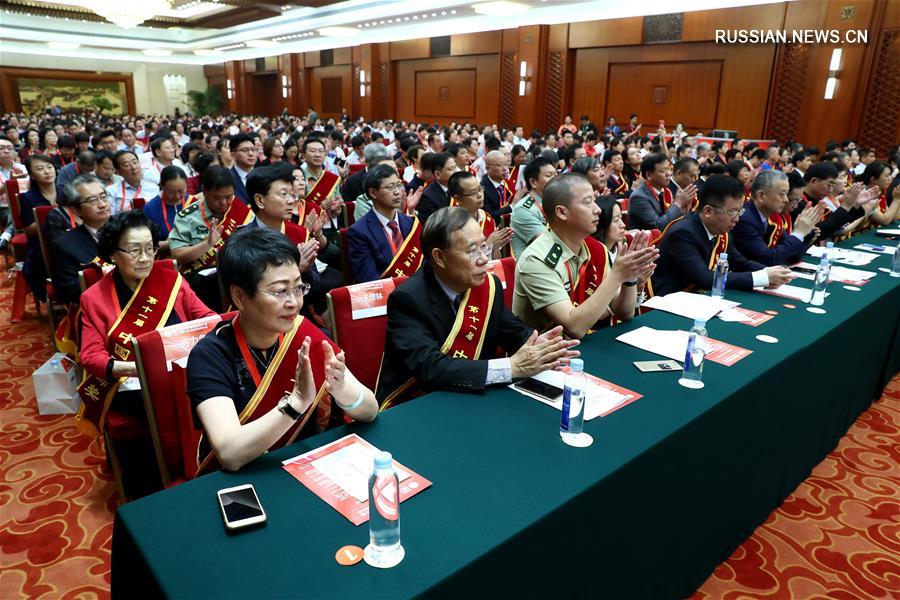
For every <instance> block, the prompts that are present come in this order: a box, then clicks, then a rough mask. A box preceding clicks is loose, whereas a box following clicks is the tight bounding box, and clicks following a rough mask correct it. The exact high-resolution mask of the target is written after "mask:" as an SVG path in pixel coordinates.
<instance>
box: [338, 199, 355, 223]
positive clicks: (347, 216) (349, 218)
mask: <svg viewBox="0 0 900 600" xmlns="http://www.w3.org/2000/svg"><path fill="white" fill-rule="evenodd" d="M355 209H356V203H355V202H344V206H343V207H342V208H341V210H343V211H344V225H345V226H347V227H353V224H354V223H356V217H355V216H354V214H353V211H354V210H355Z"/></svg>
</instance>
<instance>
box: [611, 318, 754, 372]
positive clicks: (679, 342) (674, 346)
mask: <svg viewBox="0 0 900 600" xmlns="http://www.w3.org/2000/svg"><path fill="white" fill-rule="evenodd" d="M688 337H690V332H688V331H681V330H677V331H667V330H662V329H653V328H652V327H647V326H644V327H639V328H637V329H635V330H634V331H629V332H628V333H623V334H622V335H620V336H619V337H617V338H616V339H617V340H618V341H620V342H622V343H625V344H628V345H629V346H634V347H635V348H640V349H641V350H646V351H647V352H652V353H654V354H659V355H660V356H665V357H666V358H671V359H672V360H677V361H679V362H682V361H684V354H685V351H686V350H687V343H688ZM706 343H707V352H706V359H707V360H710V361H712V362H714V363H717V364H720V365H724V366H726V367H730V366H731V365H733V364H735V363H736V362H738V361H740V360H742V359H744V358H745V357H747V356H749V355H750V354H752V353H753V351H752V350H747V349H746V348H741V347H739V346H734V345H732V344H727V343H725V342H722V341H719V340H715V339H713V338H710V337H708V338H706Z"/></svg>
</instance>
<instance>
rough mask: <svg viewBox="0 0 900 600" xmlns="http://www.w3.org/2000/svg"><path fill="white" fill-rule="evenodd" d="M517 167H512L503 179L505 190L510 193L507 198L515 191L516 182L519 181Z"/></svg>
mask: <svg viewBox="0 0 900 600" xmlns="http://www.w3.org/2000/svg"><path fill="white" fill-rule="evenodd" d="M519 168H520V167H513V168H512V169H511V170H510V171H509V177H507V178H506V179H504V180H503V182H504V185H506V192H507V193H508V194H510V196H508V197H509V198H512V195H513V194H515V193H516V184H518V183H519Z"/></svg>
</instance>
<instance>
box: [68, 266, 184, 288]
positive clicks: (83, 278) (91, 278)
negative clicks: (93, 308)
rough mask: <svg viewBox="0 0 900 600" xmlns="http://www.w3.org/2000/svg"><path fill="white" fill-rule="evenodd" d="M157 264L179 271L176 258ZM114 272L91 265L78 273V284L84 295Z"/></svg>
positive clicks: (110, 268) (107, 268)
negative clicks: (105, 276) (104, 277)
mask: <svg viewBox="0 0 900 600" xmlns="http://www.w3.org/2000/svg"><path fill="white" fill-rule="evenodd" d="M155 262H156V263H157V264H161V265H162V266H164V267H166V268H169V269H172V270H173V271H177V270H178V263H176V262H175V259H174V258H166V259H164V260H157V261H155ZM111 270H112V267H101V266H100V265H98V264H90V265H85V268H84V269H82V270H81V271H79V272H78V282H79V283H80V284H81V291H82V293H84V292H85V291H86V290H87V289H88V288H89V287H91V286H92V285H94V284H95V283H97V282H98V281H100V280H101V279H103V276H104V275H106V274H107V273H109V272H110V271H111Z"/></svg>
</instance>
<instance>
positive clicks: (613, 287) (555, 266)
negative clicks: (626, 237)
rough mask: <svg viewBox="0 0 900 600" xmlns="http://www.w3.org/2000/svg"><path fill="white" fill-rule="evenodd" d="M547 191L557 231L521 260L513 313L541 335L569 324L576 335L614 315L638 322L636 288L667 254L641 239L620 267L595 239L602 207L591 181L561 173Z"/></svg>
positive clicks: (624, 253)
mask: <svg viewBox="0 0 900 600" xmlns="http://www.w3.org/2000/svg"><path fill="white" fill-rule="evenodd" d="M543 191H544V194H543V208H544V211H545V212H546V214H547V218H548V222H549V225H550V229H549V230H548V232H547V234H546V235H542V236H541V237H539V238H538V239H537V240H535V241H534V242H533V243H532V244H531V245H529V246H528V248H527V249H525V251H524V252H523V253H522V255H521V256H520V257H519V259H518V261H517V262H516V284H515V290H514V293H513V313H514V314H515V315H516V316H517V317H519V318H520V319H521V320H522V321H524V322H525V323H526V324H528V325H531V326H532V327H534V328H535V329H537V330H538V331H544V330H546V329H549V328H550V327H553V326H555V325H562V326H563V328H564V330H565V332H566V334H567V335H569V336H571V337H575V338H580V337H583V336H584V335H585V334H586V333H587V332H588V331H590V330H591V329H592V328H594V327H595V324H597V323H598V321H601V320H602V319H605V318H608V317H610V316H615V317H616V318H618V319H622V320H625V319H630V318H631V317H632V316H634V309H635V304H636V299H637V294H636V289H637V288H636V286H637V284H638V282H640V281H645V280H646V279H647V278H649V277H650V275H651V274H652V273H653V269H654V268H655V261H656V257H657V256H658V254H659V251H658V250H657V249H656V248H655V247H652V246H649V234H647V233H646V232H638V233H637V234H635V237H634V239H633V241H632V243H631V245H630V246H628V247H622V248H619V251H618V255H617V257H616V259H615V262H614V263H613V262H612V260H611V257H610V256H609V254H608V252H607V250H606V247H605V246H603V244H601V243H600V242H598V241H597V240H595V239H594V238H592V237H591V234H592V233H594V231H595V230H596V229H597V221H598V218H599V216H600V207H599V206H597V204H596V202H594V191H593V188H592V187H591V183H590V181H589V180H588V179H587V177H585V176H584V175H581V174H578V173H567V174H565V175H560V176H559V177H556V178H555V179H553V181H551V182H550V183H548V184H547V186H546V187H545V188H544V190H543Z"/></svg>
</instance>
